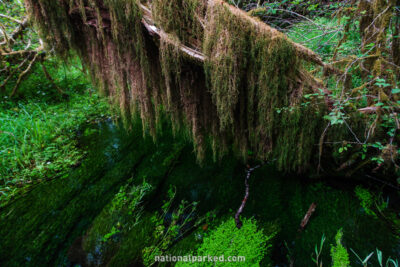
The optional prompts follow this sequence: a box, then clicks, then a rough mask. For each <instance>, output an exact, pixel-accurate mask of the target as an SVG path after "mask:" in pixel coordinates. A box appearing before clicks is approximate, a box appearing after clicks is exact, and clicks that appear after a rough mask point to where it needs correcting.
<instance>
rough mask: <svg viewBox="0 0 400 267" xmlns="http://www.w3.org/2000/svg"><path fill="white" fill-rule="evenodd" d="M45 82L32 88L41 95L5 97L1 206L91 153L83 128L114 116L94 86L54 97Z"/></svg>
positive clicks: (0, 112) (0, 126) (0, 127)
mask: <svg viewBox="0 0 400 267" xmlns="http://www.w3.org/2000/svg"><path fill="white" fill-rule="evenodd" d="M39 86H40V84H38V87H36V88H35V89H32V90H33V91H36V92H34V93H37V94H40V97H37V98H33V99H31V100H28V101H26V100H20V101H12V100H9V99H7V98H3V99H2V100H1V101H0V154H1V160H0V201H1V204H0V205H3V204H4V203H5V201H6V200H8V199H10V198H11V197H12V196H13V195H15V194H16V192H17V191H18V189H22V188H24V187H26V186H27V185H31V184H34V183H37V182H41V181H43V180H46V179H52V178H55V177H56V176H57V175H58V174H60V173H62V172H64V171H66V170H67V169H68V168H70V167H71V166H74V165H76V164H78V163H79V161H80V160H81V159H82V157H84V155H85V152H84V151H82V149H80V148H79V147H78V143H77V137H78V133H79V131H78V130H79V129H80V128H81V127H82V125H84V124H87V123H90V122H94V121H96V120H99V119H103V118H106V117H109V116H110V110H109V107H108V104H107V102H106V101H104V100H102V99H101V98H100V97H99V96H98V95H97V94H95V93H92V92H91V91H89V90H88V91H86V92H85V93H79V92H76V91H75V92H70V94H69V98H68V99H67V100H61V101H53V100H51V97H49V98H47V99H46V94H47V93H46V92H47V91H46V90H45V89H43V88H40V87H39ZM83 134H85V133H83Z"/></svg>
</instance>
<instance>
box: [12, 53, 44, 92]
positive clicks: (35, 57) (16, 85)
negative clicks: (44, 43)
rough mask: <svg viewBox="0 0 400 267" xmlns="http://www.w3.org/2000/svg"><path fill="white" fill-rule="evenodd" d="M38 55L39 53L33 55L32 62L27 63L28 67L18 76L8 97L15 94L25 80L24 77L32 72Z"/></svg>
mask: <svg viewBox="0 0 400 267" xmlns="http://www.w3.org/2000/svg"><path fill="white" fill-rule="evenodd" d="M38 55H39V53H36V54H35V56H34V57H33V59H32V61H31V62H30V63H29V65H28V67H27V68H26V69H25V70H24V71H23V72H22V73H21V74H20V75H19V77H18V80H17V83H16V84H15V86H14V89H13V90H12V92H11V94H10V97H13V96H14V95H15V94H16V93H17V90H18V87H19V85H20V84H21V82H22V80H23V79H24V78H25V76H26V75H27V74H28V73H29V72H30V71H31V70H32V67H33V65H34V64H35V62H36V60H37V58H38Z"/></svg>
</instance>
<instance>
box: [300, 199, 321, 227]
mask: <svg viewBox="0 0 400 267" xmlns="http://www.w3.org/2000/svg"><path fill="white" fill-rule="evenodd" d="M316 208H317V204H315V203H312V204H311V205H310V207H309V208H308V211H307V213H306V215H305V216H304V218H303V220H302V221H301V223H300V228H299V232H301V231H303V230H304V228H305V227H306V226H307V224H308V221H309V220H310V218H311V216H312V215H313V213H314V212H315V209H316Z"/></svg>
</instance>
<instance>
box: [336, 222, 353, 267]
mask: <svg viewBox="0 0 400 267" xmlns="http://www.w3.org/2000/svg"><path fill="white" fill-rule="evenodd" d="M342 237H343V230H342V229H340V230H339V231H338V232H337V234H336V236H335V241H336V245H333V246H332V247H331V257H332V262H333V264H332V267H348V266H350V259H349V253H348V252H347V250H346V248H345V247H344V246H343V244H342Z"/></svg>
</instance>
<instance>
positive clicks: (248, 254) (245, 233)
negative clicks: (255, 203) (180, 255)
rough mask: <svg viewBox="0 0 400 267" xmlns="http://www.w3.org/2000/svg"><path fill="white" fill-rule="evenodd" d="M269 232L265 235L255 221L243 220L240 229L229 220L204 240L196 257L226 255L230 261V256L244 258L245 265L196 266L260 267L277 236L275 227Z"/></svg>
mask: <svg viewBox="0 0 400 267" xmlns="http://www.w3.org/2000/svg"><path fill="white" fill-rule="evenodd" d="M268 230H269V231H270V232H268V233H264V232H263V230H261V229H259V227H258V226H257V223H256V221H255V220H254V219H245V220H243V226H242V228H241V229H238V228H237V227H236V224H235V221H234V220H233V219H228V220H227V221H225V222H223V223H221V225H219V226H218V227H217V228H216V229H215V230H213V231H211V232H210V233H209V234H208V236H207V237H205V238H204V241H203V243H202V245H201V246H200V247H199V249H198V250H197V252H196V255H198V256H204V255H224V257H225V258H226V260H228V259H227V257H228V256H235V257H237V256H244V257H245V258H246V261H245V262H244V263H243V262H240V261H239V259H237V262H236V263H223V262H220V263H216V265H215V264H214V263H213V262H204V263H201V264H198V265H196V264H195V266H232V265H237V266H243V264H245V265H246V266H260V263H261V261H262V260H263V259H264V257H266V255H267V253H268V252H269V249H270V248H271V247H272V239H273V238H274V237H275V235H276V234H277V232H276V229H275V228H274V226H272V227H271V229H268ZM264 260H265V259H264ZM178 266H181V265H178Z"/></svg>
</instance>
